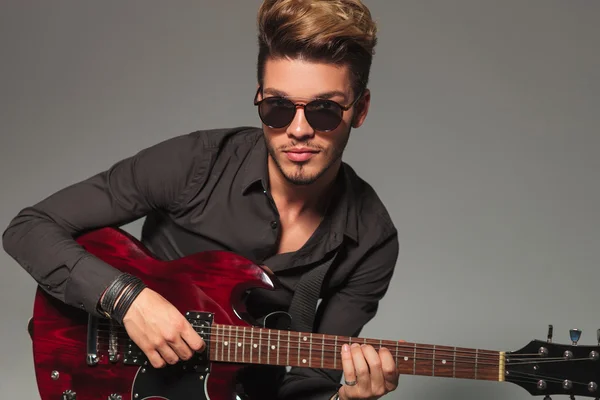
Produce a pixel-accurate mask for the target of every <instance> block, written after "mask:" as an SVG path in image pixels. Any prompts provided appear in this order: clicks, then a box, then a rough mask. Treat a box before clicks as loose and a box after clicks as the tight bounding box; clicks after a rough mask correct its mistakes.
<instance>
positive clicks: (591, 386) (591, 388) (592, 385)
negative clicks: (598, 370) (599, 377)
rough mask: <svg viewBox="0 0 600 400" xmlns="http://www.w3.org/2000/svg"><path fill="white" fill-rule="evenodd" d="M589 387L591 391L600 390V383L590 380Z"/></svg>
mask: <svg viewBox="0 0 600 400" xmlns="http://www.w3.org/2000/svg"><path fill="white" fill-rule="evenodd" d="M587 388H588V390H589V391H590V392H595V391H596V390H598V384H597V383H596V382H590V383H588V385H587Z"/></svg>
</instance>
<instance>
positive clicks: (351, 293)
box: [3, 0, 398, 400]
mask: <svg viewBox="0 0 600 400" xmlns="http://www.w3.org/2000/svg"><path fill="white" fill-rule="evenodd" d="M258 26H259V55H258V85H257V92H256V96H255V99H254V103H255V105H256V107H257V108H258V113H259V116H260V119H261V121H262V129H261V128H250V127H241V128H235V129H215V130H208V131H197V132H193V133H190V134H186V135H182V136H178V137H175V138H172V139H169V140H166V141H164V142H162V143H159V144H157V145H155V146H153V147H150V148H147V149H144V150H143V151H141V152H139V153H138V154H135V155H133V156H132V157H130V158H127V159H124V160H122V161H120V162H118V163H116V164H115V165H113V166H112V167H111V168H109V169H108V170H106V171H103V172H101V173H99V174H97V175H95V176H93V177H91V178H89V179H86V180H84V181H82V182H79V183H76V184H74V185H72V186H70V187H67V188H64V189H63V190H61V191H59V192H57V193H54V194H53V195H51V196H49V197H48V198H46V199H44V200H43V201H41V202H39V203H38V204H36V205H34V206H31V207H27V208H25V209H23V210H22V211H21V212H20V213H19V214H18V215H17V216H16V217H15V218H14V219H13V221H11V223H10V225H9V226H8V228H7V229H6V231H5V232H4V234H3V245H4V248H5V250H6V251H7V253H8V254H10V255H11V256H12V257H13V258H14V259H15V260H16V261H17V262H18V263H19V264H20V265H21V266H22V267H23V268H25V269H26V271H27V272H28V273H30V274H31V276H32V277H33V278H34V279H35V280H36V281H37V282H38V283H39V284H40V286H41V287H42V288H43V289H44V290H46V291H47V292H48V293H49V294H51V295H52V296H54V297H56V298H57V299H60V300H61V301H63V302H65V303H67V304H70V305H72V306H75V307H80V308H82V309H84V310H86V311H87V312H90V313H93V314H95V315H107V316H109V317H112V318H115V319H116V320H117V321H118V322H120V323H122V324H123V325H124V327H125V328H126V330H127V332H128V334H129V335H130V337H131V338H132V339H133V340H134V341H135V342H136V343H137V344H138V345H139V347H140V348H141V349H142V350H143V351H144V353H145V354H146V355H147V356H148V358H149V360H150V362H151V364H152V365H153V366H154V367H157V368H160V367H163V366H164V365H166V364H167V363H169V364H173V363H176V362H177V361H179V360H186V359H189V357H190V356H191V355H192V352H193V351H198V350H201V349H202V348H203V347H204V346H205V343H204V342H203V341H202V339H201V338H200V337H199V336H198V335H197V334H196V333H195V332H194V330H193V329H191V327H190V325H189V324H188V323H187V321H186V320H185V318H184V317H183V316H182V315H181V314H180V313H179V312H178V310H177V309H176V308H175V307H174V306H173V305H171V304H170V303H169V302H168V301H167V300H166V299H164V298H163V297H162V296H160V295H159V294H158V293H156V292H154V291H152V290H151V289H149V288H147V287H145V286H144V284H143V283H142V282H141V281H140V280H139V279H135V277H131V276H127V275H124V274H121V273H120V271H118V270H117V269H115V268H114V267H112V266H110V265H107V264H106V263H104V262H103V261H101V260H99V259H97V258H96V257H94V256H92V255H91V254H89V253H87V252H85V251H84V250H83V249H82V248H81V247H80V246H79V245H78V244H77V243H76V242H75V240H74V238H75V237H76V236H77V235H79V234H81V233H83V232H86V231H89V230H92V229H97V228H100V227H104V226H120V225H123V224H125V223H128V222H131V221H133V220H136V219H138V218H141V217H146V220H145V222H144V227H143V230H142V238H141V239H142V242H143V243H144V244H145V245H146V246H147V247H148V248H149V249H150V250H151V251H152V252H153V253H154V254H155V255H156V256H158V257H161V258H164V259H175V258H179V257H183V256H186V255H189V254H192V253H196V252H199V251H205V250H215V249H221V250H229V251H233V252H236V253H238V254H240V255H242V256H245V257H247V258H249V259H251V260H253V261H255V262H257V263H260V264H264V265H266V266H267V267H269V268H270V269H271V270H272V271H274V273H275V274H276V275H277V277H278V279H279V280H280V283H281V285H282V288H280V289H279V290H277V291H275V292H271V291H260V290H258V291H255V292H252V293H250V295H249V296H248V298H247V306H248V309H249V311H250V313H251V314H253V315H254V316H256V317H260V316H264V315H266V314H267V313H270V312H272V311H274V310H283V311H286V310H288V307H289V305H290V302H291V299H292V297H293V295H294V290H295V288H296V285H297V284H298V282H299V280H300V278H301V277H302V276H303V274H306V273H307V272H308V271H310V270H311V269H312V268H315V266H316V265H319V264H321V263H322V262H324V261H325V260H327V259H328V257H329V256H330V255H331V254H332V253H335V254H337V257H336V259H335V262H334V264H332V265H331V266H330V268H331V270H330V274H329V275H328V276H327V277H326V279H325V281H324V283H323V290H322V293H321V298H322V301H321V303H320V306H319V309H318V313H317V316H316V319H315V325H314V327H313V331H314V332H321V333H329V334H335V335H346V336H356V335H358V334H359V332H360V331H361V329H362V328H363V326H364V325H365V323H367V322H368V321H369V320H370V319H372V318H373V316H374V315H375V313H376V310H377V305H378V302H379V301H380V299H381V298H382V297H383V296H384V294H385V292H386V291H387V288H388V285H389V282H390V279H391V277H392V274H393V270H394V267H395V263H396V258H397V255H398V242H397V232H396V229H395V227H394V225H393V224H392V221H391V219H390V217H389V215H388V213H387V211H386V209H385V207H384V206H383V204H382V203H381V201H380V200H379V198H378V197H377V195H376V193H375V192H374V191H373V189H372V188H371V187H370V186H369V185H368V184H367V183H366V182H364V181H363V180H362V179H360V178H359V177H358V176H357V174H356V173H355V172H354V171H353V170H352V168H351V167H350V166H348V165H347V164H345V163H343V162H342V153H343V151H344V148H345V146H346V143H347V141H348V139H349V135H350V131H351V129H352V128H353V127H354V128H358V127H360V126H361V125H362V123H363V121H364V120H365V118H366V116H367V112H368V109H369V104H370V92H369V90H368V89H367V82H368V77H369V70H370V66H371V61H372V54H373V50H374V47H375V44H376V26H375V23H374V22H373V21H372V19H371V16H370V13H369V10H368V9H367V7H366V6H365V5H363V4H362V3H361V1H360V0H331V1H323V0H321V1H318V0H313V1H307V0H265V1H264V3H263V4H262V6H261V7H260V9H259V13H258ZM127 279H129V280H127ZM125 287H135V288H137V290H135V291H133V292H130V294H125V295H124V294H123V293H124V291H123V290H124V288H125ZM121 296H123V297H127V296H129V297H128V298H127V299H126V300H127V301H124V300H123V298H121ZM128 304H130V305H128ZM293 317H294V316H293V315H292V318H293ZM342 360H343V375H344V384H343V385H341V386H340V385H339V382H340V380H341V374H340V373H336V372H332V371H328V370H319V369H308V368H293V369H291V370H290V371H288V372H286V373H281V371H280V370H277V371H274V370H273V369H265V370H260V369H252V368H249V369H248V372H245V374H247V375H242V376H241V377H240V381H241V382H242V383H243V387H244V389H245V390H246V391H247V393H248V394H250V395H251V396H254V398H259V399H269V398H278V399H322V400H325V399H334V398H339V399H341V400H351V399H376V398H379V397H381V396H382V395H384V394H385V393H388V392H390V391H392V390H395V388H396V387H397V381H398V374H397V371H396V368H395V362H394V360H393V358H392V356H391V354H390V352H389V351H387V350H386V349H382V350H381V351H375V350H374V349H373V348H372V347H371V346H365V347H360V346H352V347H349V346H344V348H343V350H342ZM252 371H254V372H252ZM256 371H258V372H256ZM338 389H339V390H338Z"/></svg>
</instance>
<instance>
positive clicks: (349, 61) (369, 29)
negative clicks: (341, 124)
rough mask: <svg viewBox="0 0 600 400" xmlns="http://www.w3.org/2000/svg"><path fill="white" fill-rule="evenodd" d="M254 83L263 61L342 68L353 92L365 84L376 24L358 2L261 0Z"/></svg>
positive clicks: (367, 10) (372, 52)
mask: <svg viewBox="0 0 600 400" xmlns="http://www.w3.org/2000/svg"><path fill="white" fill-rule="evenodd" d="M258 44H259V54H258V68H257V69H258V71H257V72H258V80H259V83H260V84H261V85H262V79H263V73H264V64H265V62H266V60H267V59H268V58H275V59H277V58H300V59H305V60H308V61H316V62H326V63H332V64H336V65H347V66H348V67H349V69H350V71H351V74H352V80H353V84H352V87H353V89H354V92H355V94H358V93H359V92H360V91H362V90H363V89H364V88H365V87H366V86H367V83H368V80H369V71H370V69H371V64H372V59H373V55H374V54H375V46H376V44H377V25H376V24H375V22H374V21H373V19H372V17H371V13H370V11H369V9H368V8H367V7H366V6H365V5H364V4H363V3H362V1H361V0H263V3H262V5H261V6H260V8H259V10H258Z"/></svg>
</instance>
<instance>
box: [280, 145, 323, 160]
mask: <svg viewBox="0 0 600 400" xmlns="http://www.w3.org/2000/svg"><path fill="white" fill-rule="evenodd" d="M284 153H285V155H286V156H287V158H288V159H289V160H290V161H295V162H304V161H308V160H310V159H311V158H312V157H313V156H314V155H315V154H317V153H318V151H317V150H314V149H310V148H308V147H301V148H295V149H290V150H286V151H284Z"/></svg>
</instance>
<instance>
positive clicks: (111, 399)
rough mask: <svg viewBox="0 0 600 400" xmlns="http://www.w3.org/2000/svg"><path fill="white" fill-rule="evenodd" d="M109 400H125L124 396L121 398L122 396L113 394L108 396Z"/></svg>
mask: <svg viewBox="0 0 600 400" xmlns="http://www.w3.org/2000/svg"><path fill="white" fill-rule="evenodd" d="M107 400H123V396H121V395H120V394H116V393H113V394H111V395H110V396H108V399H107Z"/></svg>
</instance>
